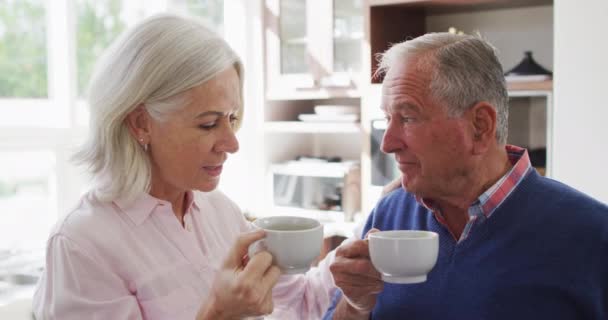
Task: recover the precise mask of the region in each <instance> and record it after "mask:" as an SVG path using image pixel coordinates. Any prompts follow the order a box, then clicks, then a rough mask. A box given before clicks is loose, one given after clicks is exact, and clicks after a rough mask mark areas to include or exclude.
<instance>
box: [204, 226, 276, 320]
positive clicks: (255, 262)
mask: <svg viewBox="0 0 608 320" xmlns="http://www.w3.org/2000/svg"><path fill="white" fill-rule="evenodd" d="M264 236H265V234H264V231H263V230H257V231H254V232H248V233H244V234H242V235H241V236H239V237H238V239H237V241H236V244H235V245H234V247H233V248H232V250H231V251H230V253H229V254H228V257H227V258H226V260H225V261H224V264H223V266H222V270H220V271H219V272H218V274H217V276H216V278H215V280H214V284H213V287H212V289H211V292H210V294H209V299H208V301H207V302H206V303H205V304H204V305H203V306H202V307H201V309H200V311H199V314H198V316H197V320H203V319H241V318H243V317H248V316H260V315H265V314H269V313H271V312H272V310H273V304H272V288H273V287H274V286H275V284H276V283H277V281H278V279H279V276H280V274H281V271H280V270H279V268H277V267H276V266H273V265H272V256H271V255H270V253H268V252H267V251H261V252H258V253H256V254H255V255H254V256H253V257H250V259H249V261H248V262H247V263H246V265H245V263H244V262H243V257H244V256H245V254H247V249H248V248H249V246H250V245H251V244H252V243H254V242H255V241H257V240H260V239H262V238H264Z"/></svg>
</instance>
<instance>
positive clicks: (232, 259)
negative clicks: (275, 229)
mask: <svg viewBox="0 0 608 320" xmlns="http://www.w3.org/2000/svg"><path fill="white" fill-rule="evenodd" d="M265 236H266V233H265V232H264V230H262V229H259V230H255V231H250V232H246V233H243V234H241V235H239V237H238V238H237V240H236V242H235V244H234V245H233V247H232V249H231V250H230V253H228V256H227V257H226V260H225V261H224V267H230V268H236V267H239V266H241V265H242V263H243V257H244V256H245V255H246V254H247V250H248V249H249V246H250V245H251V244H253V243H254V242H256V241H258V240H260V239H262V238H264V237H265Z"/></svg>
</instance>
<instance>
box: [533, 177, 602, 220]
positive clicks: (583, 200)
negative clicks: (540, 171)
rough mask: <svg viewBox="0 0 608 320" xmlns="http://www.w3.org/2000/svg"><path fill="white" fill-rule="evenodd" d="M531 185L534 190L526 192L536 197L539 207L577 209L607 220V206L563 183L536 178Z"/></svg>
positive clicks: (545, 178)
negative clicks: (598, 215) (549, 206)
mask: <svg viewBox="0 0 608 320" xmlns="http://www.w3.org/2000/svg"><path fill="white" fill-rule="evenodd" d="M536 180H537V182H536V183H534V184H532V185H531V186H532V188H533V189H536V190H526V191H527V192H530V193H533V194H534V195H535V196H537V197H538V198H539V199H538V202H539V203H540V204H541V205H553V206H557V207H561V208H564V209H578V210H585V211H593V212H597V213H600V214H602V215H604V216H606V218H607V219H608V205H607V204H606V203H603V202H601V201H599V200H597V199H595V198H593V197H591V196H590V195H588V194H586V193H584V192H582V191H580V190H578V189H575V188H573V187H571V186H569V185H567V184H565V183H563V182H560V181H557V180H554V179H551V178H547V177H543V176H538V177H537V178H536Z"/></svg>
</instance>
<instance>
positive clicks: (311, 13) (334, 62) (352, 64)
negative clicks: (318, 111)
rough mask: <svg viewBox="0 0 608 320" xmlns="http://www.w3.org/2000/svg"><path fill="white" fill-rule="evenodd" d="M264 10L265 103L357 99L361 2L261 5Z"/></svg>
mask: <svg viewBox="0 0 608 320" xmlns="http://www.w3.org/2000/svg"><path fill="white" fill-rule="evenodd" d="M265 4H266V10H265V18H264V20H265V33H266V37H265V41H266V49H267V50H266V62H267V63H266V68H267V69H266V70H267V83H268V91H267V96H268V97H270V98H271V99H279V100H280V99H285V98H286V99H293V97H295V96H298V97H306V98H316V97H317V96H315V92H318V93H319V94H318V96H319V97H341V96H344V97H347V96H354V95H356V94H357V93H356V92H355V89H356V88H355V87H356V85H355V84H356V82H357V81H356V80H358V72H359V71H360V70H361V51H362V49H361V45H362V40H363V0H265ZM321 92H323V93H321Z"/></svg>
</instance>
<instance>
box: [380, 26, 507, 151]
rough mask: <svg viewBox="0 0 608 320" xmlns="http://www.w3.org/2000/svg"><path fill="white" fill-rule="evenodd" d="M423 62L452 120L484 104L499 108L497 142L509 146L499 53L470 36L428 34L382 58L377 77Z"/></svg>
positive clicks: (434, 92)
mask: <svg viewBox="0 0 608 320" xmlns="http://www.w3.org/2000/svg"><path fill="white" fill-rule="evenodd" d="M411 57H415V58H419V59H420V60H419V61H417V64H418V65H419V66H421V67H422V69H423V70H424V71H428V72H432V75H431V84H430V93H431V96H432V98H434V99H435V100H436V101H437V102H439V103H441V104H443V105H444V106H446V107H447V112H448V114H449V115H450V116H453V117H458V116H461V115H462V114H463V113H464V112H465V111H466V110H467V109H469V108H470V107H472V106H473V105H475V103H477V102H480V101H487V102H489V103H490V104H491V105H492V106H494V108H496V113H497V115H496V118H497V119H496V122H497V125H496V140H497V141H498V143H500V144H506V143H507V135H508V117H509V105H508V94H507V89H506V85H505V77H504V75H503V70H502V66H501V64H500V62H499V61H498V58H497V56H496V51H495V49H494V47H492V46H491V45H490V44H489V43H487V42H486V41H484V40H483V39H481V38H479V37H476V36H470V35H456V34H451V33H428V34H425V35H423V36H420V37H418V38H415V39H413V40H408V41H404V42H401V43H398V44H395V45H394V46H392V47H391V48H390V49H388V50H387V51H386V52H385V53H383V54H380V55H379V56H378V60H379V62H380V65H379V68H378V71H377V73H378V74H381V73H385V72H388V70H389V69H390V68H391V67H392V66H394V65H395V64H396V63H399V62H401V63H403V62H405V61H407V60H408V59H409V58H411Z"/></svg>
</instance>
